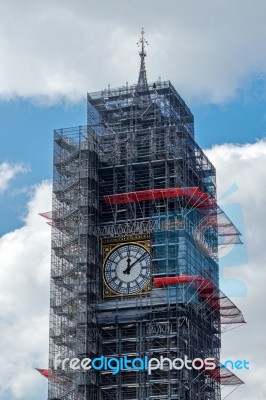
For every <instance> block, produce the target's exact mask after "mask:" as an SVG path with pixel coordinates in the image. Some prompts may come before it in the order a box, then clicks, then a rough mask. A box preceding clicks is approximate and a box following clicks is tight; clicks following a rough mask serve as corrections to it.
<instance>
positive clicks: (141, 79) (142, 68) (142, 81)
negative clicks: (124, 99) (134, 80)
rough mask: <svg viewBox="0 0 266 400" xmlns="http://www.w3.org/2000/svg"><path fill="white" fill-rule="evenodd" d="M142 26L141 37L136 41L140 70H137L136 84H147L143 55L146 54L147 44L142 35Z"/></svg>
mask: <svg viewBox="0 0 266 400" xmlns="http://www.w3.org/2000/svg"><path fill="white" fill-rule="evenodd" d="M144 33H145V32H144V28H142V29H141V38H140V40H139V41H138V42H137V45H138V46H139V47H140V51H139V55H140V60H141V61H140V71H139V79H138V86H148V82H147V74H146V67H145V57H146V55H147V53H146V51H145V47H146V46H148V45H149V43H148V42H147V40H146V39H145V37H144Z"/></svg>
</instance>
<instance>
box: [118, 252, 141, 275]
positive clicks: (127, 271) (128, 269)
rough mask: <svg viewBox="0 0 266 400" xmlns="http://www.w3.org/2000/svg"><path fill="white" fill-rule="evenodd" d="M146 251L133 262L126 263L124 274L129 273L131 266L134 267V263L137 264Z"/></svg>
mask: <svg viewBox="0 0 266 400" xmlns="http://www.w3.org/2000/svg"><path fill="white" fill-rule="evenodd" d="M146 255H147V254H146V253H144V254H142V256H141V257H139V258H138V259H137V260H136V261H134V262H133V264H131V265H130V264H128V266H127V269H126V270H125V271H123V272H124V274H130V271H131V268H132V267H134V265H135V264H137V262H140V261H141V260H142V259H143V258H145V257H146Z"/></svg>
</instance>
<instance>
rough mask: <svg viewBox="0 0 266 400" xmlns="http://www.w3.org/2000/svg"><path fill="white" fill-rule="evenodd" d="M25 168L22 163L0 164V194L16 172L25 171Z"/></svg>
mask: <svg viewBox="0 0 266 400" xmlns="http://www.w3.org/2000/svg"><path fill="white" fill-rule="evenodd" d="M26 171H27V169H26V168H25V167H24V166H22V165H10V164H8V163H6V162H3V163H2V164H0V194H2V193H3V192H4V191H5V190H7V188H8V185H9V183H10V181H11V180H12V179H14V178H15V176H16V175H17V174H18V173H23V172H26Z"/></svg>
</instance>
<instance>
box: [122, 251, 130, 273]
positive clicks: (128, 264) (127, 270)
mask: <svg viewBox="0 0 266 400" xmlns="http://www.w3.org/2000/svg"><path fill="white" fill-rule="evenodd" d="M127 257H128V258H127V268H126V269H125V270H124V271H123V273H124V274H129V273H130V269H131V267H130V262H131V258H130V251H129V246H127Z"/></svg>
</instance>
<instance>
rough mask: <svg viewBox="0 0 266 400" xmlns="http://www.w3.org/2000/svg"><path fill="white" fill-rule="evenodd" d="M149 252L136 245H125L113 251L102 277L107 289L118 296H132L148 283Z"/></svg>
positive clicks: (149, 270)
mask: <svg viewBox="0 0 266 400" xmlns="http://www.w3.org/2000/svg"><path fill="white" fill-rule="evenodd" d="M150 274H151V259H150V254H149V252H148V251H147V250H146V249H145V248H144V247H142V246H140V245H137V244H132V243H129V244H125V245H122V246H119V247H118V248H116V249H114V250H113V252H112V253H111V254H110V255H109V256H108V258H107V260H106V262H105V265H104V277H105V281H106V283H107V285H108V286H109V288H110V289H111V290H112V291H113V292H115V293H118V294H134V293H138V292H140V291H141V290H143V289H144V288H145V287H146V286H147V284H148V283H149V281H150Z"/></svg>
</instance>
